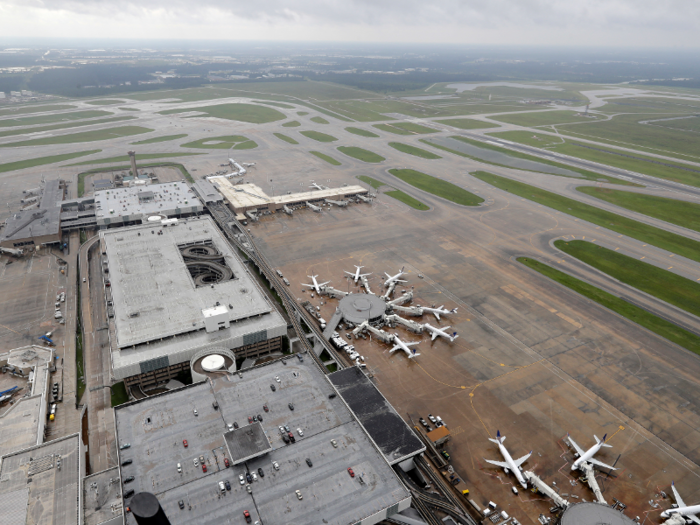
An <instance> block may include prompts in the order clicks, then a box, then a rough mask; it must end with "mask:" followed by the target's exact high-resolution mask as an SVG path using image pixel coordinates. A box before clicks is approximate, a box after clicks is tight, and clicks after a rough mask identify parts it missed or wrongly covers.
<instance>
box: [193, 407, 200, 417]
mask: <svg viewBox="0 0 700 525" xmlns="http://www.w3.org/2000/svg"><path fill="white" fill-rule="evenodd" d="M192 413H193V414H194V415H195V416H198V415H199V412H197V409H196V408H193V409H192Z"/></svg>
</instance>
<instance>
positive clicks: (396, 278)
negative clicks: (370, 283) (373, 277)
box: [384, 266, 408, 288]
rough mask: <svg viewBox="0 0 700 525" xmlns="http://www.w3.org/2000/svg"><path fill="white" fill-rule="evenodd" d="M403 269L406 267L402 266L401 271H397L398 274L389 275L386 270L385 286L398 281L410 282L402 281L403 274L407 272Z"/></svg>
mask: <svg viewBox="0 0 700 525" xmlns="http://www.w3.org/2000/svg"><path fill="white" fill-rule="evenodd" d="M403 269H404V266H402V267H401V271H399V273H397V274H396V275H389V274H388V273H386V272H384V275H386V281H384V286H386V287H387V288H388V287H389V285H390V284H391V283H393V282H397V283H405V282H408V281H402V280H401V279H400V277H401V276H403V275H405V274H406V272H404V271H403Z"/></svg>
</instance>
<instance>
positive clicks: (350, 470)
mask: <svg viewBox="0 0 700 525" xmlns="http://www.w3.org/2000/svg"><path fill="white" fill-rule="evenodd" d="M348 474H350V477H351V478H354V477H355V471H354V470H352V469H351V468H350V467H348Z"/></svg>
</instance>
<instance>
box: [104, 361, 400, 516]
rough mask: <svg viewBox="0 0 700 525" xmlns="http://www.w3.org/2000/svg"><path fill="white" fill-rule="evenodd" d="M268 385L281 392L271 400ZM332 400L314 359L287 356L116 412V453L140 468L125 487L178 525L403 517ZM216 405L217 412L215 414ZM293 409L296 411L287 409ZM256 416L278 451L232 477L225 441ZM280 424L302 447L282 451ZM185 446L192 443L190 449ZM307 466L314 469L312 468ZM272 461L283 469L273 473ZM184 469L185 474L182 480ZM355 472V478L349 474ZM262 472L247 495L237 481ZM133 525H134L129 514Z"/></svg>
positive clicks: (374, 457)
mask: <svg viewBox="0 0 700 525" xmlns="http://www.w3.org/2000/svg"><path fill="white" fill-rule="evenodd" d="M283 361H284V362H285V363H286V364H283ZM277 378H279V382H278V381H277ZM270 385H276V386H275V391H274V392H273V391H272V389H271V388H270ZM333 393H335V390H334V389H333V387H332V386H331V384H330V382H329V381H328V380H327V378H326V377H325V376H324V374H323V373H322V372H321V370H320V369H319V368H318V366H317V365H316V363H315V362H314V361H313V360H312V359H311V357H308V356H307V357H305V358H304V361H303V362H302V361H300V360H299V359H298V358H297V357H292V356H290V357H287V358H284V359H283V360H276V361H272V362H270V363H267V364H265V365H260V366H257V367H254V368H251V369H247V370H245V371H242V372H241V375H240V376H239V375H238V374H234V375H231V376H227V377H223V378H218V379H215V380H212V381H205V382H202V383H198V384H195V385H191V386H188V387H184V388H182V389H179V390H175V391H171V392H167V393H164V394H159V395H157V396H154V397H152V398H147V399H144V400H139V401H135V402H133V403H129V404H126V405H122V406H119V407H117V408H116V409H115V421H116V434H117V440H118V444H119V445H122V444H124V443H130V444H131V446H130V447H129V448H127V449H124V450H120V451H119V461H120V464H121V462H123V461H124V460H126V459H132V460H133V462H132V463H131V464H129V465H127V466H126V467H121V475H122V478H124V477H126V476H134V477H135V480H134V481H133V482H132V483H130V484H129V485H128V487H129V488H132V489H134V491H135V492H136V493H138V492H140V491H150V492H154V493H155V494H156V496H157V497H158V500H159V502H160V504H161V506H162V507H163V510H164V511H165V513H166V515H167V516H168V518H169V520H170V522H171V523H172V524H173V525H176V524H180V523H182V524H185V523H197V524H198V525H208V524H212V525H214V524H217V525H218V524H220V523H226V522H227V519H229V518H230V517H235V519H236V520H238V519H241V520H242V518H243V516H242V513H243V511H244V510H248V511H249V512H250V514H251V517H252V518H253V521H255V520H256V519H260V520H261V521H262V522H263V523H280V524H281V523H294V524H295V525H302V524H313V525H318V524H319V523H327V524H336V525H341V524H342V525H347V524H354V523H357V522H359V521H361V520H363V519H364V518H367V517H369V516H373V515H375V514H378V513H381V512H382V511H383V510H384V509H388V508H398V506H399V505H401V506H402V507H403V508H405V507H406V506H408V503H409V502H410V493H409V492H408V491H407V489H406V488H405V487H404V486H403V484H402V483H401V481H400V480H399V479H398V477H397V475H396V474H395V472H394V471H393V470H392V468H391V467H390V466H389V464H388V463H387V462H386V461H385V460H384V457H383V455H382V454H381V453H380V452H379V451H378V450H377V449H376V447H375V446H374V444H373V443H372V441H371V440H370V439H369V437H368V436H367V434H366V433H365V431H364V430H363V428H362V426H361V425H359V424H358V423H357V421H356V420H355V418H354V417H353V414H352V413H351V412H350V410H348V408H347V405H346V404H345V403H344V402H343V401H342V399H341V398H340V397H339V396H335V397H333V398H332V399H331V398H329V395H331V394H333ZM214 401H216V402H217V403H218V407H219V408H218V409H215V408H214V407H213V406H212V403H214ZM290 402H292V403H294V410H290V409H289V407H288V403H290ZM263 405H267V406H268V408H269V412H265V411H264V409H263ZM194 408H196V409H197V412H198V415H197V416H195V415H194V412H193V410H194ZM258 414H259V415H262V417H263V421H262V422H260V423H255V424H254V425H252V426H257V427H259V428H260V429H261V431H262V432H264V434H265V436H266V438H267V440H268V442H269V443H270V446H271V450H270V451H269V452H267V453H264V454H263V455H260V456H258V457H256V458H253V459H249V460H247V461H245V462H244V463H241V464H240V465H232V466H231V467H230V468H226V467H225V466H224V461H223V459H224V458H225V457H228V458H229V460H230V457H229V455H228V448H227V446H226V443H225V439H224V435H225V434H226V432H227V424H228V423H231V424H232V423H233V422H234V421H235V422H237V423H238V424H239V425H240V427H241V429H244V428H247V427H248V426H249V425H248V417H252V416H253V415H258ZM283 425H288V426H289V428H290V430H292V431H293V432H294V434H295V436H296V442H295V443H293V444H289V445H285V443H284V441H283V440H282V436H281V434H280V432H279V429H278V427H279V426H283ZM298 429H301V430H302V431H303V434H304V435H303V436H301V435H300V433H299V430H298ZM183 439H187V441H188V447H187V448H185V447H184V446H183V443H182V440H183ZM331 440H335V441H336V444H337V447H334V446H333V445H332V443H331ZM200 456H204V459H205V462H206V465H207V469H208V471H207V473H204V472H202V468H201V466H197V467H195V465H194V462H193V460H194V459H195V458H197V459H198V458H199V457H200ZM307 458H309V459H310V460H311V462H312V465H313V466H312V467H309V466H308V465H307V464H306V459H307ZM273 461H275V462H277V463H278V464H279V470H275V469H274V468H273V467H272V462H273ZM178 463H180V464H181V466H182V470H183V472H182V474H178V473H177V464H178ZM349 467H350V468H352V469H353V470H354V472H355V477H354V478H352V477H350V475H349V474H348V471H347V469H348V468H349ZM258 468H260V469H262V470H263V472H264V474H265V475H264V477H260V476H259V475H258V479H257V481H254V482H253V483H252V485H251V488H252V494H248V493H247V491H246V488H245V485H241V484H240V483H239V475H245V473H246V472H251V473H252V472H256V473H257V470H258ZM360 477H361V478H362V480H363V481H364V484H362V483H361V482H360ZM224 480H228V481H229V482H230V484H231V491H227V492H226V494H225V495H222V496H221V497H219V494H218V482H219V481H224ZM154 487H155V491H154ZM296 490H299V491H300V492H301V494H302V496H303V500H302V501H299V500H298V499H297V497H296V494H295V491H296ZM179 500H183V501H184V502H185V505H186V506H185V509H184V510H180V508H179V507H178V501H179ZM125 504H127V505H128V499H127V501H126V502H125ZM399 510H400V509H399ZM369 522H370V523H374V521H371V520H370V521H369ZM126 523H127V524H129V525H135V523H136V522H135V520H134V518H133V516H131V515H129V514H127V515H126Z"/></svg>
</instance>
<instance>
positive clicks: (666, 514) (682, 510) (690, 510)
mask: <svg viewBox="0 0 700 525" xmlns="http://www.w3.org/2000/svg"><path fill="white" fill-rule="evenodd" d="M673 514H680V515H681V516H686V515H689V514H690V515H695V514H700V505H691V506H690V507H678V508H677V509H668V510H665V511H663V512H662V513H661V517H662V518H670V517H671V516H672V515H673Z"/></svg>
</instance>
